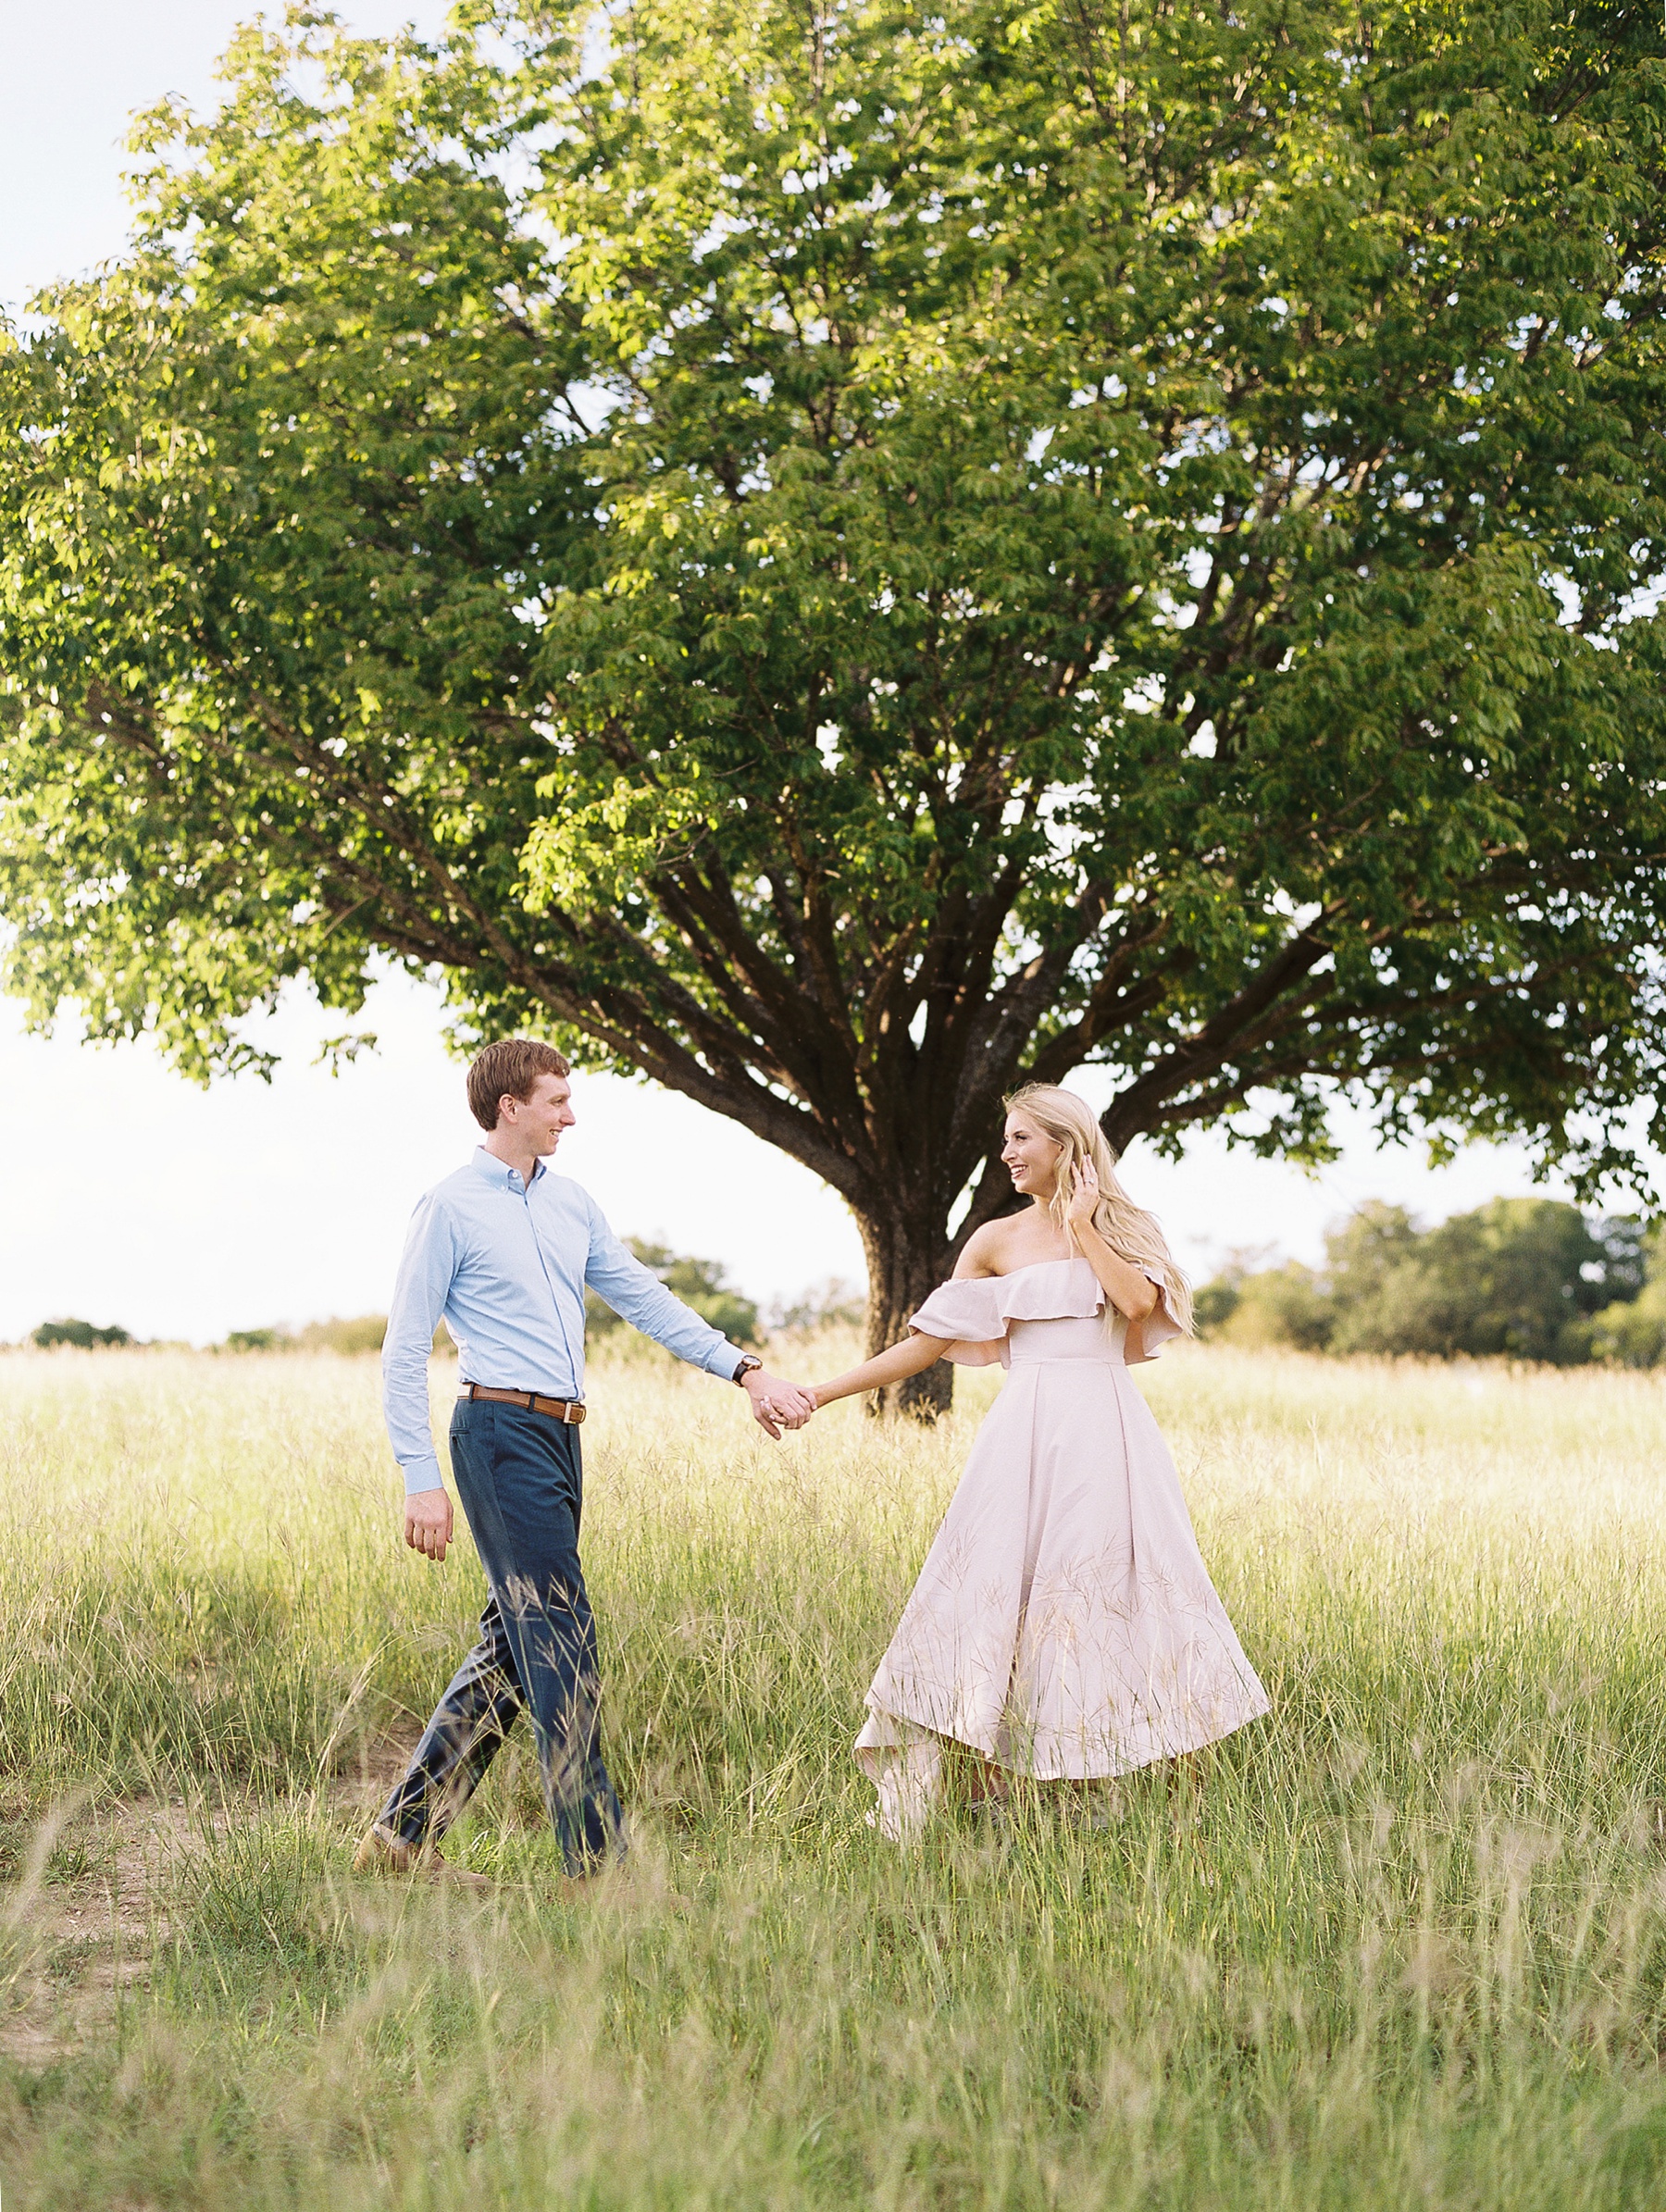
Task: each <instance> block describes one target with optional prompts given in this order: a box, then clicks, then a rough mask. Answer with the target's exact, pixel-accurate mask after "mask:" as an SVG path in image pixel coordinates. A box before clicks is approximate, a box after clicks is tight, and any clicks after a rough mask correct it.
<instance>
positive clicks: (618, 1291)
mask: <svg viewBox="0 0 1666 2212" xmlns="http://www.w3.org/2000/svg"><path fill="white" fill-rule="evenodd" d="M584 1279H585V1281H586V1282H587V1283H588V1284H589V1285H590V1286H591V1289H593V1290H594V1291H595V1292H596V1293H597V1295H598V1296H599V1297H601V1298H603V1299H606V1300H607V1303H608V1304H609V1305H610V1306H611V1307H612V1308H613V1310H614V1311H615V1313H617V1314H619V1315H620V1316H621V1317H622V1318H623V1319H624V1320H626V1321H628V1322H629V1323H630V1325H631V1326H632V1328H636V1329H640V1330H641V1332H642V1334H643V1336H652V1337H653V1340H654V1342H655V1343H656V1344H663V1345H664V1346H665V1349H666V1350H667V1351H668V1352H675V1354H676V1355H677V1357H678V1359H679V1360H687V1361H689V1362H690V1365H691V1366H694V1367H703V1368H704V1369H705V1371H706V1373H708V1374H715V1375H719V1376H721V1377H722V1379H723V1380H724V1381H725V1382H726V1383H728V1382H733V1381H734V1380H735V1379H736V1369H737V1368H738V1366H739V1365H740V1361H741V1359H742V1354H741V1351H740V1347H739V1346H738V1345H734V1344H731V1343H730V1342H729V1340H728V1338H727V1336H723V1335H722V1334H721V1333H720V1332H719V1331H718V1330H716V1329H715V1328H713V1326H712V1324H711V1323H710V1322H709V1321H704V1320H702V1318H701V1316H700V1315H699V1314H698V1313H696V1312H695V1311H694V1309H693V1308H692V1306H685V1305H684V1304H683V1302H682V1300H681V1299H679V1298H678V1296H677V1295H676V1293H675V1292H674V1291H670V1290H667V1289H666V1287H665V1285H664V1284H663V1283H662V1282H661V1281H660V1279H659V1277H658V1276H657V1275H656V1274H654V1273H653V1270H652V1268H647V1267H644V1266H643V1265H642V1262H641V1261H640V1260H639V1259H638V1258H637V1257H636V1255H635V1253H634V1252H630V1251H628V1250H627V1249H626V1248H625V1246H624V1245H622V1244H621V1243H620V1242H619V1240H618V1238H617V1237H616V1236H615V1235H614V1233H613V1231H612V1230H611V1229H610V1228H609V1227H608V1225H607V1223H606V1222H605V1221H604V1220H603V1217H602V1214H601V1212H599V1211H592V1212H591V1249H590V1260H589V1262H588V1264H587V1266H586V1268H585V1271H584ZM740 1380H741V1382H742V1383H743V1384H744V1386H745V1389H746V1395H747V1398H749V1399H750V1401H751V1404H752V1418H753V1419H754V1420H755V1421H756V1422H757V1423H758V1426H759V1427H760V1428H761V1429H763V1430H764V1431H765V1433H766V1434H767V1435H771V1436H776V1437H778V1436H779V1435H780V1434H781V1431H782V1430H783V1429H801V1428H802V1427H803V1425H804V1423H805V1422H807V1421H808V1420H809V1418H810V1416H811V1414H812V1413H814V1410H815V1400H814V1398H813V1397H812V1396H811V1394H810V1392H809V1391H808V1390H801V1389H800V1388H799V1386H798V1385H797V1384H796V1383H789V1382H785V1381H783V1379H782V1378H781V1376H779V1375H777V1374H771V1373H769V1372H768V1371H767V1369H765V1368H763V1367H753V1368H752V1369H751V1370H750V1371H749V1372H748V1373H746V1374H745V1375H743V1376H741V1377H740Z"/></svg>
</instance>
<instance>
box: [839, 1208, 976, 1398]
mask: <svg viewBox="0 0 1666 2212" xmlns="http://www.w3.org/2000/svg"><path fill="white" fill-rule="evenodd" d="M856 1225H857V1227H858V1228H859V1229H860V1230H861V1232H862V1246H863V1250H864V1253H865V1254H866V1257H867V1271H868V1302H867V1355H868V1358H869V1359H870V1360H871V1359H872V1358H873V1357H874V1355H875V1353H876V1352H882V1351H884V1350H885V1348H886V1347H887V1346H888V1345H891V1344H895V1343H897V1342H898V1340H899V1339H900V1338H901V1337H903V1336H907V1334H908V1317H909V1315H910V1314H911V1313H913V1312H914V1311H915V1309H916V1308H918V1307H919V1306H922V1305H924V1303H925V1302H926V1299H927V1298H928V1297H929V1296H930V1294H931V1293H932V1291H934V1290H935V1289H936V1288H937V1286H938V1285H939V1283H941V1282H943V1281H944V1280H946V1278H947V1277H948V1275H949V1274H950V1273H951V1270H952V1268H953V1265H954V1255H953V1252H952V1251H951V1249H950V1244H949V1238H948V1236H947V1234H946V1232H945V1230H944V1228H943V1226H942V1225H941V1224H940V1223H938V1222H934V1221H932V1220H931V1219H930V1218H929V1216H928V1214H927V1212H926V1210H925V1209H924V1208H919V1209H910V1208H909V1207H908V1206H906V1205H905V1204H902V1203H896V1204H889V1205H885V1204H882V1205H881V1206H879V1207H877V1208H876V1209H875V1210H874V1211H873V1212H867V1211H865V1210H864V1211H858V1212H857V1213H856ZM953 1396H954V1370H953V1368H952V1367H951V1366H950V1364H949V1362H948V1361H947V1360H939V1361H938V1362H937V1364H936V1366H935V1367H928V1368H927V1369H926V1372H925V1373H924V1374H914V1375H910V1376H909V1378H908V1380H907V1381H906V1382H904V1383H893V1384H892V1385H891V1386H890V1387H889V1389H888V1390H877V1391H876V1392H875V1393H874V1394H873V1396H872V1397H871V1398H869V1399H868V1401H867V1410H868V1411H869V1412H870V1413H875V1414H886V1413H906V1414H908V1415H909V1416H910V1417H911V1418H912V1419H914V1420H915V1421H935V1420H936V1419H937V1417H938V1415H939V1413H946V1412H947V1411H948V1410H949V1408H950V1405H951V1401H952V1399H953Z"/></svg>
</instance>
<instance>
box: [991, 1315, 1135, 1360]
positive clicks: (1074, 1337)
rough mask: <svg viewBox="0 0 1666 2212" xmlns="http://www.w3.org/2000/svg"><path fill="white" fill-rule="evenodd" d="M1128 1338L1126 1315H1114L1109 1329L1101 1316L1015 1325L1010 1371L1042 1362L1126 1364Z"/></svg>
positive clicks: (1008, 1338) (1011, 1331)
mask: <svg viewBox="0 0 1666 2212" xmlns="http://www.w3.org/2000/svg"><path fill="white" fill-rule="evenodd" d="M1127 1334H1128V1323H1127V1317H1126V1315H1125V1314H1122V1313H1117V1314H1113V1317H1112V1319H1111V1323H1110V1325H1109V1326H1107V1325H1106V1323H1105V1318H1104V1316H1103V1314H1101V1313H1095V1314H1093V1315H1091V1316H1090V1317H1088V1318H1085V1319H1079V1320H1078V1319H1076V1318H1075V1316H1072V1317H1070V1318H1068V1319H1063V1320H1059V1321H1014V1322H1013V1323H1012V1325H1011V1326H1010V1327H1009V1329H1008V1330H1007V1336H1006V1358H1005V1360H1004V1361H1002V1365H1003V1366H1007V1367H1029V1366H1033V1365H1034V1364H1035V1363H1036V1362H1037V1361H1040V1360H1097V1361H1099V1362H1100V1364H1101V1365H1103V1364H1104V1363H1105V1362H1106V1361H1109V1362H1110V1363H1111V1364H1112V1365H1113V1366H1117V1367H1120V1366H1121V1365H1122V1363H1123V1345H1124V1343H1125V1340H1126V1337H1127Z"/></svg>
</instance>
